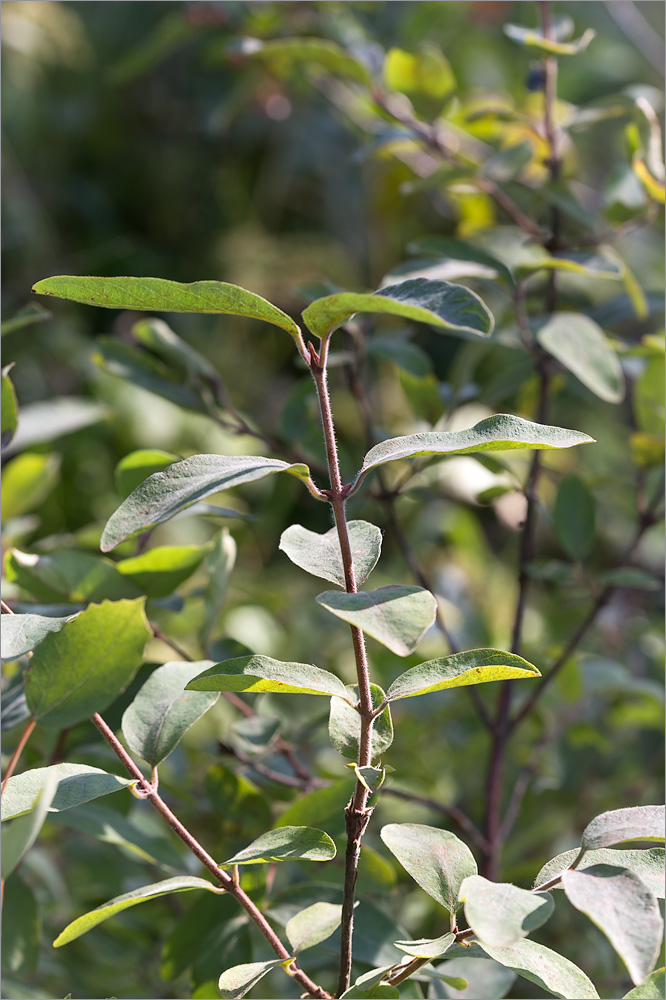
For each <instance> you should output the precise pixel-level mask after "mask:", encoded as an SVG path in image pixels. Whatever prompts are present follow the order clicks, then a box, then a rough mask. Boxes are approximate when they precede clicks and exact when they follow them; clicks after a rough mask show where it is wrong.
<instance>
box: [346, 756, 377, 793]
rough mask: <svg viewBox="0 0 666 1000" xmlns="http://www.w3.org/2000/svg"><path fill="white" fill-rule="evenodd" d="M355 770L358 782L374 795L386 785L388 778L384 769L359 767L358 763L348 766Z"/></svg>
mask: <svg viewBox="0 0 666 1000" xmlns="http://www.w3.org/2000/svg"><path fill="white" fill-rule="evenodd" d="M347 767H348V768H350V769H351V770H353V772H354V774H355V775H356V779H357V781H360V782H361V784H362V785H363V787H364V788H367V790H368V791H369V792H370V794H371V795H374V794H375V792H377V791H379V789H380V788H381V787H382V785H383V784H384V780H385V778H386V768H384V767H359V766H358V764H357V763H356V761H354V763H353V764H347Z"/></svg>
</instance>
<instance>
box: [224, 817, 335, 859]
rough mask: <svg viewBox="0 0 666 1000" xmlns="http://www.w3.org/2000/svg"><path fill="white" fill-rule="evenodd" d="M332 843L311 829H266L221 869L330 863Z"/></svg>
mask: <svg viewBox="0 0 666 1000" xmlns="http://www.w3.org/2000/svg"><path fill="white" fill-rule="evenodd" d="M334 857H335V844H334V843H333V841H332V840H331V838H330V837H329V835H328V834H327V833H324V831H323V830H314V829H313V828H312V827H310V826H281V827H279V828H278V829H277V830H269V831H268V833H264V834H262V836H261V837H258V838H257V839H256V840H253V841H252V843H251V844H250V845H249V846H248V847H245V848H244V849H243V850H242V851H239V852H238V854H234V856H233V858H229V860H228V861H225V862H224V864H223V865H221V866H220V867H224V868H227V867H229V866H230V865H257V864H262V865H266V864H270V863H271V862H272V861H331V860H332V859H333V858H334Z"/></svg>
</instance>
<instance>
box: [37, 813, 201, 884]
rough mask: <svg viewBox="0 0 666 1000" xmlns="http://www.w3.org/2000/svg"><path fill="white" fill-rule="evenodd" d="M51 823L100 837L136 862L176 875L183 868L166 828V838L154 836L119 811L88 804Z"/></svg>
mask: <svg viewBox="0 0 666 1000" xmlns="http://www.w3.org/2000/svg"><path fill="white" fill-rule="evenodd" d="M51 822H56V823H59V824H61V825H62V826H67V827H70V828H71V829H73V830H78V831H79V832H80V833H85V834H88V835H89V836H91V837H97V839H98V840H101V841H102V842H103V843H105V844H113V845H114V846H115V847H120V848H123V850H124V851H127V852H129V853H130V854H131V855H132V857H133V860H136V859H137V858H138V859H140V860H141V861H148V862H149V863H150V864H154V865H161V866H162V867H163V868H168V869H170V871H172V872H173V873H174V874H177V873H178V871H179V870H180V869H181V868H182V866H183V859H182V854H181V853H180V852H179V851H178V850H177V849H176V847H175V846H174V842H173V840H172V838H171V837H170V836H169V832H168V830H167V829H166V827H165V831H164V836H151V834H149V833H145V832H144V830H143V829H141V828H140V827H139V826H136V825H135V824H134V823H133V822H132V821H131V820H130V819H127V818H126V817H125V816H123V814H122V813H120V812H118V810H117V809H112V808H110V807H109V806H105V805H103V804H102V803H100V802H95V803H90V802H87V803H86V804H85V806H83V807H82V808H80V809H67V810H66V811H65V812H61V813H53V815H52V816H51ZM176 843H178V842H177V841H176Z"/></svg>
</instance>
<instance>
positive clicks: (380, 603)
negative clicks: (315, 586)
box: [316, 585, 437, 656]
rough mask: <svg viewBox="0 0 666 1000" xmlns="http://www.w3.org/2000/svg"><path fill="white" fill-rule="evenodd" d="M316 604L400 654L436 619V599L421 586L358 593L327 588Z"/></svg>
mask: <svg viewBox="0 0 666 1000" xmlns="http://www.w3.org/2000/svg"><path fill="white" fill-rule="evenodd" d="M316 600H317V604H321V606H322V607H324V608H326V610H327V611H330V612H331V614H334V615H336V616H337V617H338V618H342V620H343V621H346V622H349V624H350V625H355V626H356V627H357V628H360V629H362V630H363V631H364V632H365V633H366V635H370V636H372V638H373V639H376V640H377V641H378V642H381V643H382V644H383V645H384V646H387V647H388V648H389V649H390V650H391V652H392V653H396V655H397V656H408V655H409V653H412V652H413V651H414V650H415V649H416V647H417V646H418V644H419V642H420V640H421V638H422V637H423V635H424V633H425V632H427V630H428V629H429V628H430V626H431V625H432V624H433V622H434V621H435V615H436V614H437V602H436V601H435V598H434V597H433V595H432V594H431V593H430V591H428V590H423V588H421V587H402V586H395V585H394V586H389V587H380V588H379V590H360V591H358V592H357V593H355V594H347V593H344V594H343V593H340V592H339V591H337V590H327V591H325V592H324V593H323V594H319V595H318V596H317V598H316Z"/></svg>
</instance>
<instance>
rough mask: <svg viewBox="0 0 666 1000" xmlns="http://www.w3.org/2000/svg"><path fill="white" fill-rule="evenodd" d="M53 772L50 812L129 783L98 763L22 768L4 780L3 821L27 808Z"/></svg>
mask: <svg viewBox="0 0 666 1000" xmlns="http://www.w3.org/2000/svg"><path fill="white" fill-rule="evenodd" d="M52 775H55V777H56V778H57V780H58V789H57V791H56V793H55V795H54V797H53V800H52V802H51V805H50V806H49V811H50V812H60V811H61V810H62V809H73V808H74V807H75V806H80V805H81V804H82V803H83V802H89V801H90V800H91V799H98V798H100V796H102V795H110V794H111V792H117V791H119V790H120V789H121V788H125V787H126V786H127V785H131V784H132V781H131V780H130V779H129V778H120V777H118V775H117V774H108V773H107V772H106V771H102V770H101V769H100V768H99V767H89V766H88V765H87V764H51V765H50V766H49V767H36V768H33V769H32V770H30V771H23V773H22V774H14V775H12V777H11V778H10V779H9V781H8V782H7V784H6V786H5V790H4V794H3V796H2V822H3V823H4V822H5V821H6V820H9V819H14V817H15V816H23V815H24V814H25V813H28V812H30V811H31V809H32V808H33V806H34V803H35V799H36V798H37V796H38V795H39V794H40V792H41V790H42V789H43V788H44V786H45V785H46V783H47V782H48V781H49V779H50V778H51V776H52Z"/></svg>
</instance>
